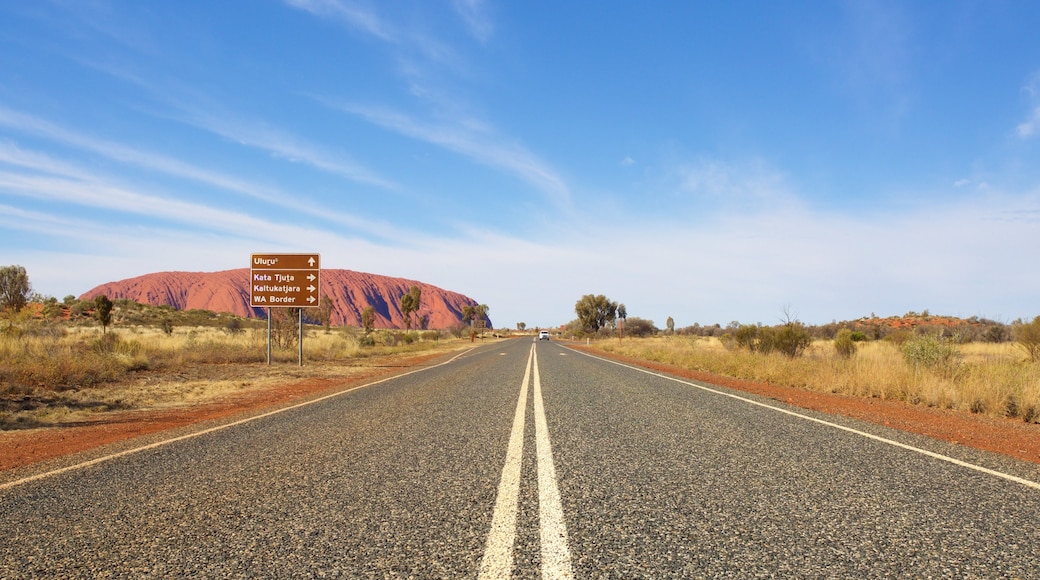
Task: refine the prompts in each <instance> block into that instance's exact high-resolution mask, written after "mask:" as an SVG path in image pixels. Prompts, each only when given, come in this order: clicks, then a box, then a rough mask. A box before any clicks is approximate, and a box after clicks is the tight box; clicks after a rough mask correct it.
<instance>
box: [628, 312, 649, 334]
mask: <svg viewBox="0 0 1040 580" xmlns="http://www.w3.org/2000/svg"><path fill="white" fill-rule="evenodd" d="M624 325H625V326H624V333H625V336H651V335H654V334H657V327H656V326H654V323H653V321H652V320H644V319H642V318H637V317H635V316H632V317H630V318H627V319H625V322H624Z"/></svg>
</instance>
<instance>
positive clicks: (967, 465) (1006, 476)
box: [575, 351, 1040, 489]
mask: <svg viewBox="0 0 1040 580" xmlns="http://www.w3.org/2000/svg"><path fill="white" fill-rule="evenodd" d="M575 352H578V353H579V354H583V355H585V356H587V357H589V358H594V359H596V360H601V361H603V362H608V363H611V364H615V365H618V366H621V367H625V368H628V369H632V370H634V371H639V372H641V373H645V374H648V375H653V376H655V377H660V378H662V379H667V380H669V381H674V382H676V383H681V384H684V385H689V386H691V387H696V388H698V389H700V390H702V391H708V392H709V393H715V394H716V395H722V396H724V397H729V398H731V399H736V400H738V401H743V402H745V403H750V404H752V405H757V406H759V407H763V408H766V409H771V410H773V411H777V412H779V413H785V414H787V415H791V416H792V417H798V418H799V419H805V420H806V421H812V422H813V423H819V424H820V425H826V426H828V427H832V428H834V429H840V430H841V431H845V432H848V433H852V434H854V435H859V436H861V437H866V438H867V439H873V440H874V441H878V442H881V443H885V444H888V445H892V446H893V447H899V448H900V449H906V450H907V451H913V452H915V453H920V454H921V455H926V456H928V457H931V458H933V459H938V460H940V461H946V462H948V463H952V464H954V465H958V466H960V467H965V468H967V469H973V470H975V471H978V472H980V473H985V474H986V475H992V476H994V477H999V478H1001V479H1006V480H1007V481H1013V482H1015V483H1018V484H1021V485H1024V486H1026V487H1031V488H1033V489H1040V483H1037V482H1035V481H1031V480H1028V479H1024V478H1021V477H1018V476H1015V475H1011V474H1008V473H1004V472H1001V471H996V470H993V469H989V468H988V467H982V466H981V465H975V464H974V463H968V462H967V461H961V460H960V459H957V458H954V457H950V456H948V455H943V454H941V453H935V452H934V451H928V450H927V449H921V448H920V447H914V446H913V445H907V444H906V443H900V442H899V441H894V440H892V439H887V438H885V437H881V436H878V435H874V434H872V433H867V432H866V431H860V430H859V429H853V428H851V427H846V426H844V425H839V424H837V423H831V422H830V421H824V420H823V419H817V418H816V417H810V416H808V415H803V414H801V413H796V412H794V411H790V410H788V409H783V408H781V407H776V406H773V405H769V404H766V403H762V402H759V401H756V400H754V399H749V398H747V397H741V396H740V395H734V394H732V393H726V392H724V391H719V390H717V389H712V388H710V387H705V386H704V385H698V384H697V383H691V382H689V381H684V380H681V379H677V378H675V377H671V376H668V375H664V374H661V373H656V372H654V371H650V370H647V369H643V368H639V367H636V366H632V365H628V364H625V363H621V362H617V361H613V360H610V359H608V358H602V357H598V356H595V355H592V354H589V353H586V352H582V351H575Z"/></svg>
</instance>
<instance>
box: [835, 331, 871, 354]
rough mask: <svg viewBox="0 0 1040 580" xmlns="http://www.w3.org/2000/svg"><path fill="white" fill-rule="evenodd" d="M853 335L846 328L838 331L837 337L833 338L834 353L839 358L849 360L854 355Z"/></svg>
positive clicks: (854, 342)
mask: <svg viewBox="0 0 1040 580" xmlns="http://www.w3.org/2000/svg"><path fill="white" fill-rule="evenodd" d="M855 334H856V333H855V332H852V331H851V330H849V329H847V328H845V329H842V330H839V331H838V336H836V337H834V351H835V352H837V353H838V356H839V357H841V358H844V359H850V358H852V357H853V356H855V355H856V338H855V337H854V336H853V335H855ZM860 334H863V333H862V332H861V333H860ZM864 338H865V337H864Z"/></svg>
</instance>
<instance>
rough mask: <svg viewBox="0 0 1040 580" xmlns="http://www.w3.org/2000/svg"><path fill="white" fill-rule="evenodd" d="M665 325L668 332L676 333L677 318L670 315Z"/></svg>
mask: <svg viewBox="0 0 1040 580" xmlns="http://www.w3.org/2000/svg"><path fill="white" fill-rule="evenodd" d="M664 325H665V327H666V328H667V329H668V334H675V319H673V318H672V317H671V316H669V317H668V320H666V321H665V322H664Z"/></svg>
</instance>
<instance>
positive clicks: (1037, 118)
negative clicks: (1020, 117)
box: [1015, 106, 1040, 139]
mask: <svg viewBox="0 0 1040 580" xmlns="http://www.w3.org/2000/svg"><path fill="white" fill-rule="evenodd" d="M1015 132H1016V133H1018V136H1019V137H1021V138H1023V139H1028V138H1030V137H1032V136H1034V135H1036V134H1037V132H1040V106H1038V107H1036V108H1034V109H1033V113H1032V115H1031V116H1030V117H1029V118H1028V119H1026V120H1025V121H1023V122H1022V123H1020V124H1019V125H1018V127H1016V128H1015Z"/></svg>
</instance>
